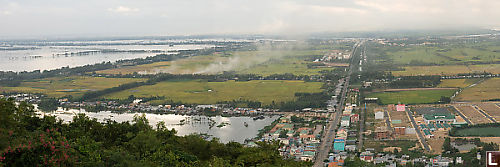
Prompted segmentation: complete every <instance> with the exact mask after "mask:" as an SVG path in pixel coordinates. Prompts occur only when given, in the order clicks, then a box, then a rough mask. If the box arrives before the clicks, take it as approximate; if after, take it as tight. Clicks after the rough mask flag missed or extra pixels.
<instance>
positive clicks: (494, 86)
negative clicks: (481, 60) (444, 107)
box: [455, 78, 500, 101]
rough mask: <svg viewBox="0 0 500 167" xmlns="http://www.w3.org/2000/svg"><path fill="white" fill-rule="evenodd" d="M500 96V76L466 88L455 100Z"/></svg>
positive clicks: (476, 99) (488, 98)
mask: <svg viewBox="0 0 500 167" xmlns="http://www.w3.org/2000/svg"><path fill="white" fill-rule="evenodd" d="M498 98H500V78H491V79H488V80H485V81H483V82H481V83H480V84H478V85H476V86H473V87H470V88H467V89H464V90H463V91H462V93H460V94H459V95H458V96H457V97H456V98H455V100H457V101H482V100H490V99H498Z"/></svg>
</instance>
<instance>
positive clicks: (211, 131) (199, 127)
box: [49, 110, 280, 143]
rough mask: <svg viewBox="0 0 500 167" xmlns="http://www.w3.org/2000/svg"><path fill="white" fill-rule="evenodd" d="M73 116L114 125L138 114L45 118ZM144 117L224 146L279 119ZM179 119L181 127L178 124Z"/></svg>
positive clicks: (62, 115) (59, 114)
mask: <svg viewBox="0 0 500 167" xmlns="http://www.w3.org/2000/svg"><path fill="white" fill-rule="evenodd" d="M76 113H84V114H86V115H87V116H89V117H90V118H97V120H98V121H100V122H102V121H104V120H105V119H112V120H115V121H117V122H124V121H132V119H133V117H134V115H136V114H140V113H124V114H117V113H112V112H110V111H102V112H98V113H92V112H84V111H79V110H70V111H66V112H55V113H51V114H49V115H54V116H57V117H58V118H60V119H62V120H63V121H65V122H69V121H71V120H72V119H73V116H74V115H75V114H76ZM145 115H146V118H147V119H148V120H149V123H150V125H151V126H153V127H155V125H156V124H157V123H158V122H160V121H163V122H165V124H166V126H167V128H168V129H172V128H173V129H175V130H176V131H177V135H180V136H184V135H189V134H193V133H203V134H208V135H211V136H213V137H217V138H219V139H220V141H221V142H223V143H228V142H230V141H235V142H239V143H243V142H244V141H245V139H251V138H254V137H256V136H257V135H258V133H259V130H260V129H263V128H264V127H265V126H267V125H270V124H271V123H272V122H273V121H275V120H276V119H278V118H279V117H280V116H272V117H268V116H266V117H265V118H264V119H260V120H255V121H254V120H253V118H252V117H222V116H216V117H207V116H186V115H175V114H163V115H160V114H148V113H146V114H145ZM209 119H211V120H213V121H215V123H214V126H213V127H212V128H210V122H211V121H210V120H209ZM181 120H185V121H182V122H184V124H181ZM245 122H247V123H248V127H245V126H244V123H245ZM221 123H223V124H226V126H222V127H218V125H221Z"/></svg>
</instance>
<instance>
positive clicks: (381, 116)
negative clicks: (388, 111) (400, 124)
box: [375, 111, 384, 119]
mask: <svg viewBox="0 0 500 167" xmlns="http://www.w3.org/2000/svg"><path fill="white" fill-rule="evenodd" d="M375 119H384V112H382V111H379V112H376V113H375Z"/></svg>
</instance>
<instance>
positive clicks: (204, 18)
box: [0, 0, 500, 36]
mask: <svg viewBox="0 0 500 167" xmlns="http://www.w3.org/2000/svg"><path fill="white" fill-rule="evenodd" d="M0 4H2V5H1V6H0V20H2V26H0V36H64V35H76V36H78V35H95V36H105V35H108V36H109V35H185V34H188V35H193V34H234V33H269V34H295V33H310V32H318V31H332V32H336V31H358V30H387V29H425V28H447V27H457V26H468V27H470V26H474V27H481V28H499V27H500V22H498V21H496V19H497V18H498V17H499V16H500V10H497V9H496V8H498V6H500V1H497V0H440V1H435V0H419V1H414V0H308V1H299V0H272V1H270V0H182V1H177V0H165V1H153V0H142V1H135V0H86V1H66V0H46V1H38V0H0Z"/></svg>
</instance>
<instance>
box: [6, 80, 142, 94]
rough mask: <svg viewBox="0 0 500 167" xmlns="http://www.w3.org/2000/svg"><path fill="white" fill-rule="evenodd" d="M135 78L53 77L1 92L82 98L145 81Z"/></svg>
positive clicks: (24, 83) (23, 83)
mask: <svg viewBox="0 0 500 167" xmlns="http://www.w3.org/2000/svg"><path fill="white" fill-rule="evenodd" d="M144 80H145V79H135V78H104V77H84V76H72V77H53V78H45V79H39V80H33V81H26V82H22V83H21V85H20V86H18V87H0V91H6V92H26V93H43V94H47V95H48V96H50V97H62V96H65V95H72V96H80V95H82V94H83V93H84V92H87V91H95V90H102V89H106V88H111V87H115V86H118V85H121V84H124V83H129V82H136V81H144Z"/></svg>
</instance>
